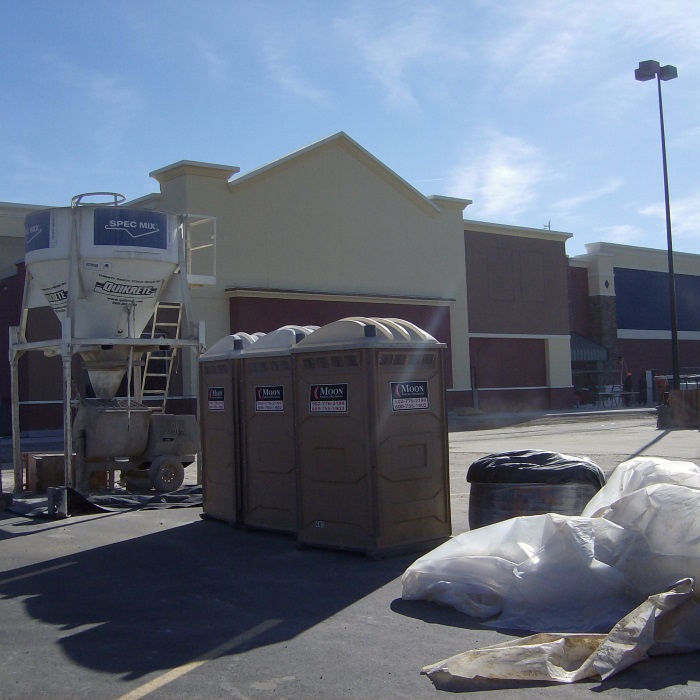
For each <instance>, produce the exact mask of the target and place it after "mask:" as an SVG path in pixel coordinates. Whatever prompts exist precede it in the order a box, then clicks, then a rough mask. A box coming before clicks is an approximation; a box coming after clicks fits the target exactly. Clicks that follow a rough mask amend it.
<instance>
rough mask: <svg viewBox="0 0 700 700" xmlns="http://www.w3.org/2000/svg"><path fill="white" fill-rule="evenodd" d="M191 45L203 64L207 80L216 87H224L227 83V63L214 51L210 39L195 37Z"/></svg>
mask: <svg viewBox="0 0 700 700" xmlns="http://www.w3.org/2000/svg"><path fill="white" fill-rule="evenodd" d="M192 44H193V46H194V48H195V49H196V50H197V53H198V54H199V57H200V59H201V61H202V62H203V63H204V66H205V68H206V71H207V75H208V76H209V79H210V80H211V81H212V82H213V83H215V84H217V85H224V84H225V83H226V82H227V76H228V62H227V61H226V59H225V58H223V57H222V56H221V54H220V52H218V51H217V50H216V48H215V47H214V45H213V44H212V41H211V39H205V38H204V37H202V36H195V37H193V38H192Z"/></svg>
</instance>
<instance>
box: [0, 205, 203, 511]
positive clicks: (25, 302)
mask: <svg viewBox="0 0 700 700" xmlns="http://www.w3.org/2000/svg"><path fill="white" fill-rule="evenodd" d="M94 194H104V193H94ZM82 196H85V195H81V197H82ZM115 203H116V200H115ZM80 205H81V202H80V201H77V202H76V201H75V198H74V201H73V206H80ZM178 218H179V224H180V225H179V227H178V229H179V232H178V234H177V235H178V269H177V271H176V272H175V274H173V276H172V278H171V279H170V280H169V282H168V284H167V285H166V288H165V290H164V293H163V295H162V297H161V299H160V301H162V302H172V303H179V304H181V305H182V309H183V311H184V322H183V324H182V330H183V337H178V338H158V339H157V343H156V344H154V339H153V338H140V337H139V338H135V337H127V338H97V337H92V338H76V337H75V336H74V328H75V306H76V299H77V294H78V291H77V288H78V285H77V282H76V280H77V278H78V250H77V248H78V246H77V232H76V231H75V230H73V231H72V233H71V235H72V240H71V254H70V277H69V280H70V282H69V294H68V308H67V313H66V316H65V318H63V319H61V337H60V338H53V339H49V340H41V341H33V342H28V341H27V337H26V327H27V319H28V311H29V309H30V308H33V307H37V306H44V305H48V303H47V302H46V301H45V300H43V294H42V293H41V290H39V289H37V288H36V285H35V283H34V280H33V278H32V275H31V272H30V271H29V270H27V272H26V277H25V285H24V294H23V298H22V313H21V317H20V325H19V326H12V327H10V331H9V333H10V342H9V359H10V370H11V396H12V451H13V461H14V492H15V493H20V492H21V491H22V490H23V487H24V477H23V465H22V454H21V444H20V435H21V431H20V411H19V406H20V397H19V360H20V358H21V357H22V356H23V355H24V354H25V353H27V352H35V351H42V352H44V353H46V354H48V355H60V356H61V359H62V367H63V438H64V455H63V457H64V479H65V481H64V483H65V485H66V486H67V487H73V486H74V483H73V482H74V480H73V473H72V468H71V467H72V458H73V431H72V425H73V408H74V407H75V405H77V403H78V400H77V399H74V397H73V389H72V386H73V377H72V360H73V357H74V355H76V354H78V353H82V352H89V351H100V350H108V349H111V348H114V347H117V346H123V347H126V348H128V349H129V351H130V352H129V360H128V366H127V367H126V368H125V369H126V371H127V377H128V386H129V387H130V388H129V393H131V387H132V386H133V387H134V388H135V397H134V398H135V399H136V400H140V397H141V378H140V376H139V375H140V372H141V367H140V363H139V362H134V361H133V358H134V356H136V357H140V355H141V354H143V353H145V352H150V351H156V350H174V349H179V348H190V349H191V350H192V351H194V352H196V353H197V355H199V354H201V353H202V352H203V351H204V321H199V322H195V321H194V320H193V315H192V309H191V300H190V293H189V284H188V275H187V270H188V260H187V254H186V245H187V242H186V240H185V239H186V237H187V229H188V222H187V215H186V214H183V215H181V216H179V217H178ZM42 300H43V303H41V301H42ZM129 400H130V397H129ZM63 515H65V513H63Z"/></svg>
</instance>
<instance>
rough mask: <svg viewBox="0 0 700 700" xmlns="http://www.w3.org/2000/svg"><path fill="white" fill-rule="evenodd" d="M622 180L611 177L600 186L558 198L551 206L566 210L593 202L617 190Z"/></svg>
mask: <svg viewBox="0 0 700 700" xmlns="http://www.w3.org/2000/svg"><path fill="white" fill-rule="evenodd" d="M622 185H623V182H622V180H620V179H618V178H613V179H611V180H609V181H608V182H606V183H605V184H604V185H602V186H601V187H597V188H595V189H592V190H588V191H587V192H582V193H581V194H578V195H575V196H573V197H567V198H566V199H560V200H559V201H558V202H555V203H554V204H553V205H552V207H553V208H554V209H557V210H559V211H563V212H568V211H571V210H573V209H577V208H578V207H580V206H581V205H582V204H587V203H588V202H593V201H595V200H597V199H600V198H601V197H604V196H605V195H607V194H612V193H613V192H617V191H618V190H619V189H620V187H622Z"/></svg>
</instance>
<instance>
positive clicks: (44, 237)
mask: <svg viewBox="0 0 700 700" xmlns="http://www.w3.org/2000/svg"><path fill="white" fill-rule="evenodd" d="M50 236H51V212H50V211H49V210H48V209H46V210H44V211H37V212H34V213H33V214H28V215H27V216H26V218H25V219H24V252H25V253H29V252H30V251H32V250H42V249H43V248H48V247H49V246H50V245H51V238H50Z"/></svg>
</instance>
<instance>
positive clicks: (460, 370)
mask: <svg viewBox="0 0 700 700" xmlns="http://www.w3.org/2000/svg"><path fill="white" fill-rule="evenodd" d="M238 171H239V169H238V168H237V167H236V166H233V165H220V164H211V163H200V162H194V161H180V162H177V163H174V164H172V165H169V166H166V167H163V168H160V169H158V170H155V171H153V172H152V173H151V176H152V177H153V178H154V179H155V180H156V181H157V182H158V183H159V185H160V191H159V192H157V193H154V194H149V195H145V196H143V197H141V198H138V199H136V200H132V201H130V202H128V203H126V206H129V207H132V208H144V209H158V210H163V211H170V212H174V213H178V214H181V213H187V215H188V218H189V220H190V223H191V224H194V226H193V227H192V229H191V230H192V232H193V234H192V237H191V240H190V248H191V250H190V256H189V261H190V262H189V269H188V271H187V272H188V275H189V281H190V288H191V292H192V301H193V307H194V309H193V310H194V315H195V317H197V318H199V319H202V320H203V321H204V322H205V328H206V344H207V345H208V346H211V345H212V344H213V343H214V342H216V341H217V340H219V339H220V338H222V337H223V336H225V335H228V334H231V333H236V332H240V331H245V332H249V333H253V332H257V331H262V332H269V331H271V330H275V329H276V328H279V327H280V326H282V325H286V324H297V325H305V326H308V325H319V326H320V325H325V324H326V323H330V322H332V321H334V320H337V319H338V318H343V317H348V316H375V317H396V318H403V319H405V320H408V321H411V322H413V323H415V324H417V325H419V326H420V327H422V328H424V329H425V330H426V331H428V332H429V333H431V334H432V335H433V336H435V337H436V338H437V339H438V340H439V341H441V342H444V343H446V344H447V346H448V355H447V368H446V372H445V375H446V382H447V388H448V394H447V399H448V406H449V407H451V408H455V407H460V406H461V407H468V406H472V405H473V404H480V407H481V408H483V409H485V410H497V409H502V408H507V407H510V408H512V409H520V408H532V407H550V406H562V405H570V403H571V400H572V387H571V372H570V357H569V336H568V333H569V329H568V315H567V313H568V312H567V301H566V296H567V287H566V256H565V250H564V247H565V241H566V239H567V238H568V237H569V236H570V234H564V233H557V232H549V231H540V230H535V229H526V228H521V227H514V226H500V225H498V224H488V223H484V222H475V221H465V220H464V210H465V208H466V207H467V206H468V205H469V204H470V203H471V202H470V200H468V199H456V198H450V197H441V196H431V197H426V196H424V195H422V194H421V193H420V192H418V191H417V190H416V189H414V188H413V187H412V186H411V185H409V184H408V183H407V182H406V181H404V180H403V179H402V178H401V177H399V176H398V175H397V174H396V173H394V172H392V171H391V170H390V169H389V168H387V167H386V166H385V165H384V164H383V163H381V162H380V161H379V160H378V159H376V158H375V157H374V156H373V155H371V154H370V153H369V152H367V151H366V150H365V149H364V148H362V146H360V145H359V144H358V143H356V142H355V141H353V140H352V139H351V138H350V137H348V136H347V135H346V134H344V133H342V132H341V133H339V134H335V135H333V136H330V137H328V138H326V139H323V140H321V141H319V142H317V143H315V144H312V145H310V146H308V147H306V148H303V149H301V150H299V151H296V152H295V153H292V154H290V155H289V156H286V157H283V158H281V159H279V160H277V161H275V162H273V163H271V164H269V165H267V166H263V167H261V168H259V169H257V170H254V171H252V172H249V173H245V174H238ZM2 206H4V207H5V208H2ZM35 208H41V207H36V206H35V205H1V206H0V246H2V248H3V250H12V251H13V253H12V254H13V255H15V256H17V257H20V256H21V254H22V236H23V227H22V219H23V216H24V214H26V213H28V212H29V211H31V210H33V209H35ZM11 214H12V215H13V216H14V217H15V218H14V219H11V216H10V215H11ZM5 259H7V258H6V257H5ZM16 271H17V268H15V270H10V269H8V270H6V271H5V272H6V275H7V278H8V279H11V278H12V275H15V273H16ZM22 274H23V269H22V266H20V272H19V276H20V277H21V275H22ZM16 276H17V275H15V277H16ZM475 358H476V361H475ZM182 361H183V364H182V366H181V376H180V378H179V380H178V382H176V384H175V386H176V389H177V391H178V392H179V393H180V395H181V396H182V397H193V396H196V382H197V371H196V370H197V367H196V359H195V358H194V357H186V356H183V357H182ZM474 370H476V377H475V378H476V385H473V383H472V379H473V378H474ZM476 388H478V393H477V392H475V391H474V389H476ZM3 396H5V394H4V393H3ZM25 397H26V392H25ZM25 397H23V398H25ZM53 398H54V399H56V398H59V397H53Z"/></svg>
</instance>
